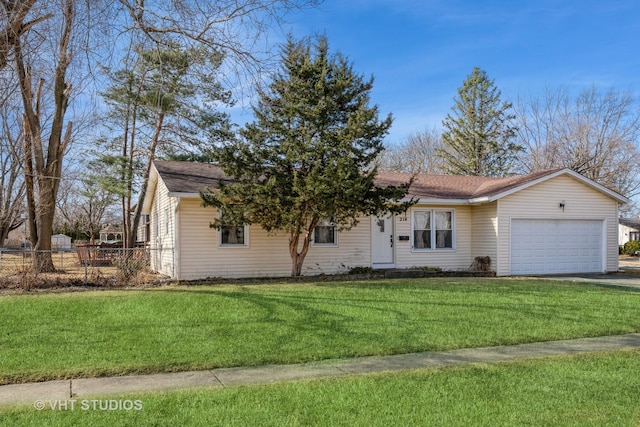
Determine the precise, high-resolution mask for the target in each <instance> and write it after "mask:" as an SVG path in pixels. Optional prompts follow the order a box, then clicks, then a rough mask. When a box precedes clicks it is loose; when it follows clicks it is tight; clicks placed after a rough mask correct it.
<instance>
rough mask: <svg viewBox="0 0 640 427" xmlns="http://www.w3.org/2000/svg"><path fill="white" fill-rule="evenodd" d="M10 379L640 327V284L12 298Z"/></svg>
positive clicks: (363, 285)
mask: <svg viewBox="0 0 640 427" xmlns="http://www.w3.org/2000/svg"><path fill="white" fill-rule="evenodd" d="M0 325H2V327H1V328H0V375H1V378H0V383H13V382H24V381H33V380H43V379H52V378H65V377H79V376H99V375H111V374H122V373H149V372H161V371H176V370H191V369H208V368H215V367H225V366H242V365H244V366H249V365H262V364H269V363H296V362H305V361H312V360H320V359H327V358H344V357H353V356H364V355H380V354H394V353H408V352H416V351H425V350H444V349H454V348H464V347H478V346H490V345H501V344H515V343H524V342H533V341H546V340H557V339H565V338H577V337H585V336H597V335H609V334H622V333H629V332H638V331H640V293H639V292H633V291H631V290H621V289H608V288H603V287H596V286H590V285H584V284H572V283H561V282H550V281H546V280H524V279H428V280H427V279H415V280H392V281H377V282H345V283H313V284H306V283H305V284H282V285H251V286H239V285H235V286H201V287H200V286H199V287H184V286H181V287H167V288H160V289H152V290H141V291H107V292H77V293H66V294H48V295H15V296H3V297H0Z"/></svg>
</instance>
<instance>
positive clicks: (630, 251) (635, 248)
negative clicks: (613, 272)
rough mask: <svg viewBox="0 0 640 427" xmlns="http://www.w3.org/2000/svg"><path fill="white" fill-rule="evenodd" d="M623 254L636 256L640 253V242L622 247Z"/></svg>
mask: <svg viewBox="0 0 640 427" xmlns="http://www.w3.org/2000/svg"><path fill="white" fill-rule="evenodd" d="M622 253H623V254H625V255H636V254H637V253H640V240H634V241H631V242H627V243H625V244H624V246H623V247H622Z"/></svg>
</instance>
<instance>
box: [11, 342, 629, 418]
mask: <svg viewBox="0 0 640 427" xmlns="http://www.w3.org/2000/svg"><path fill="white" fill-rule="evenodd" d="M638 372H640V351H620V352H611V353H599V354H590V355H583V356H574V357H561V358H550V359H542V360H529V361H519V362H512V363H500V364H492V365H472V366H466V367H457V368H445V369H434V370H416V371H410V372H403V373H392V374H390V373H386V374H375V375H362V376H354V377H345V378H332V379H323V380H312V381H299V382H292V383H281V384H274V385H262V386H250V387H234V388H228V389H199V390H188V391H181V392H170V393H161V394H160V393H149V394H139V395H132V396H119V397H113V396H112V397H109V398H103V399H104V400H106V399H113V400H117V401H123V400H128V401H130V402H134V401H138V402H140V403H139V405H140V406H139V407H141V410H129V411H127V410H113V411H108V410H107V411H100V410H92V409H89V410H83V409H82V406H81V405H82V402H81V400H80V399H79V400H78V402H76V405H75V409H74V410H73V411H72V410H69V409H67V410H62V411H60V410H51V409H45V410H42V411H39V412H38V411H36V410H35V409H34V408H32V407H30V406H22V407H17V408H12V409H5V410H1V411H0V414H1V416H0V425H7V426H9V425H10V426H32V425H48V426H75V425H93V426H103V425H104V426H113V425H136V426H147V425H148V426H165V425H166V426H176V425H203V426H204V425H212V426H213V425H216V426H316V425H317V426H363V427H364V426H465V427H466V426H492V427H493V426H637V425H638V423H639V422H640V403H639V401H638V397H639V396H640V376H638ZM85 407H89V408H91V407H90V406H88V405H85ZM67 408H68V404H67Z"/></svg>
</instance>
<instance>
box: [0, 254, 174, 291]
mask: <svg viewBox="0 0 640 427" xmlns="http://www.w3.org/2000/svg"><path fill="white" fill-rule="evenodd" d="M167 251H169V253H167ZM46 253H48V254H49V255H50V256H51V261H53V266H54V269H55V271H53V272H46V273H41V272H37V271H35V269H34V268H33V265H34V259H35V258H36V257H40V256H42V255H43V254H46ZM45 256H46V255H45ZM164 256H171V257H172V256H173V250H172V249H167V248H163V249H150V248H146V247H145V248H133V249H130V248H122V247H113V246H109V247H104V246H98V245H77V246H75V247H73V248H71V249H60V250H51V251H34V250H31V249H29V248H21V249H8V248H0V289H2V288H5V289H7V288H10V289H27V290H28V289H33V288H52V287H64V286H112V287H119V286H120V287H121V286H143V285H148V284H153V283H157V282H159V281H162V280H166V279H167V278H168V277H167V276H163V275H160V274H157V273H155V272H153V271H152V270H151V266H150V261H151V259H152V257H155V259H160V258H162V257H164Z"/></svg>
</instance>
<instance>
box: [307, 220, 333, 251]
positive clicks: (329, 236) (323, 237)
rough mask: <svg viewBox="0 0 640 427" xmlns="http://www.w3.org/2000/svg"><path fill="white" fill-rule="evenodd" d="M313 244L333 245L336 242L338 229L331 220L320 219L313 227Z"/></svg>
mask: <svg viewBox="0 0 640 427" xmlns="http://www.w3.org/2000/svg"><path fill="white" fill-rule="evenodd" d="M313 244H314V245H322V246H335V245H337V244H338V230H337V228H336V226H335V224H334V223H333V222H331V221H330V220H328V219H321V220H320V221H319V222H318V225H316V227H315V228H314V229H313Z"/></svg>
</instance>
